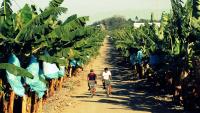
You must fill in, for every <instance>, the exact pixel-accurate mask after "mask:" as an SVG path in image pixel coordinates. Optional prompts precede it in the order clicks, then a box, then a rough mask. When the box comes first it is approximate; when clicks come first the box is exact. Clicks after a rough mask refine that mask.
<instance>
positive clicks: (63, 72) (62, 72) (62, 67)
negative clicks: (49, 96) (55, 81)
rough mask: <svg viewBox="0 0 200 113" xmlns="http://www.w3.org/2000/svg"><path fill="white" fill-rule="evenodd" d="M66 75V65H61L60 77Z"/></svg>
mask: <svg viewBox="0 0 200 113" xmlns="http://www.w3.org/2000/svg"><path fill="white" fill-rule="evenodd" d="M64 75H65V66H60V70H59V77H62V76H64Z"/></svg>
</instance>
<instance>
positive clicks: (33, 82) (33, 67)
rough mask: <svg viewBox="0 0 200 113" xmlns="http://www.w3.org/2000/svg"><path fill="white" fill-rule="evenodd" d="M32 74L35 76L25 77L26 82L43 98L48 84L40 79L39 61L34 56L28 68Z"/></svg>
mask: <svg viewBox="0 0 200 113" xmlns="http://www.w3.org/2000/svg"><path fill="white" fill-rule="evenodd" d="M26 69H27V70H28V71H29V72H30V73H31V74H33V76H34V78H33V79H30V78H27V77H26V78H25V82H26V84H28V85H29V86H30V88H31V90H33V91H35V92H36V93H37V94H38V97H39V98H42V97H43V95H44V91H46V90H47V87H46V84H45V83H44V82H42V81H40V79H39V74H41V73H39V72H40V68H39V63H38V61H37V59H36V58H35V57H34V56H32V57H31V60H30V64H29V66H28V67H27V68H26Z"/></svg>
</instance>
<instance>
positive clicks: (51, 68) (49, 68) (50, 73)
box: [43, 51, 59, 79]
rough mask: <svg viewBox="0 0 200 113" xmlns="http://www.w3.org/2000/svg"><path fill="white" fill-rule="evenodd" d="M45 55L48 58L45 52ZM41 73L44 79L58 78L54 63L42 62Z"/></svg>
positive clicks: (57, 70)
mask: <svg viewBox="0 0 200 113" xmlns="http://www.w3.org/2000/svg"><path fill="white" fill-rule="evenodd" d="M45 55H47V56H50V55H49V53H48V52H47V51H45ZM43 73H44V76H45V78H49V79H55V78H58V77H59V69H58V67H57V66H56V64H55V63H48V62H45V61H44V62H43Z"/></svg>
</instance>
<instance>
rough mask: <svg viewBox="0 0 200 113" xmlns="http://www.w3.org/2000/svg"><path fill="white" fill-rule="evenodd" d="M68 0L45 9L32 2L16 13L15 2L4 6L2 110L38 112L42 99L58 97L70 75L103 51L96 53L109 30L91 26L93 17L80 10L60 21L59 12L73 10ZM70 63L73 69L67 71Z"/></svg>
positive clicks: (1, 19)
mask: <svg viewBox="0 0 200 113" xmlns="http://www.w3.org/2000/svg"><path fill="white" fill-rule="evenodd" d="M62 2H63V0H52V1H50V2H49V6H48V7H46V8H45V9H44V10H41V9H40V10H37V9H38V7H36V6H34V5H31V6H30V5H27V4H26V5H25V6H24V7H23V8H22V9H20V10H19V11H17V13H13V11H12V9H11V5H12V4H11V1H10V0H4V1H3V3H2V6H1V9H0V15H1V17H0V40H1V41H0V69H1V71H0V75H1V76H0V106H1V107H0V112H1V113H20V112H23V113H28V112H31V113H32V112H34V113H38V112H39V110H40V109H39V108H40V107H41V105H40V104H39V103H41V102H42V100H43V99H44V98H45V97H49V96H51V95H53V92H54V90H55V89H56V90H58V89H59V87H60V86H61V85H62V82H63V81H65V78H66V77H70V76H71V75H72V72H74V71H75V69H78V68H82V67H84V65H86V64H87V63H88V62H89V61H90V59H91V58H92V57H94V56H96V55H98V52H96V51H98V49H99V47H100V46H101V45H102V41H103V39H104V37H105V35H104V33H103V32H102V31H101V29H100V28H97V27H92V26H86V25H85V24H86V22H87V21H88V20H89V17H87V16H85V17H78V16H77V15H76V14H74V15H72V16H70V17H68V18H67V19H66V20H65V21H63V22H62V21H60V20H59V19H58V17H59V15H60V14H62V13H65V12H66V11H67V8H65V7H61V6H60V5H61V3H62ZM68 67H69V68H70V69H69V70H70V71H71V73H66V72H67V71H66V70H68ZM72 68H73V69H72ZM55 86H56V88H55ZM16 97H18V98H17V99H16ZM15 101H17V102H18V103H19V104H16V102H15ZM16 106H17V109H16ZM27 108H28V109H27ZM16 110H17V111H16Z"/></svg>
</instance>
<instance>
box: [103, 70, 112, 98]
mask: <svg viewBox="0 0 200 113" xmlns="http://www.w3.org/2000/svg"><path fill="white" fill-rule="evenodd" d="M111 80H112V74H111V72H110V71H109V70H108V68H104V72H103V73H102V81H103V87H104V89H106V93H107V96H108V97H109V95H110V94H111Z"/></svg>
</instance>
